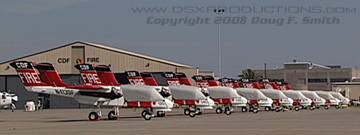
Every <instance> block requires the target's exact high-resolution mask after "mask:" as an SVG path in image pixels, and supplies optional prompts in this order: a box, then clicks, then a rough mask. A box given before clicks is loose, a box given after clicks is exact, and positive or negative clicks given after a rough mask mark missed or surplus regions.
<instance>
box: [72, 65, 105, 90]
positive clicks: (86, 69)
mask: <svg viewBox="0 0 360 135" xmlns="http://www.w3.org/2000/svg"><path fill="white" fill-rule="evenodd" d="M74 67H75V68H76V69H78V70H79V71H80V74H81V78H82V79H83V81H84V82H85V83H86V84H92V85H104V84H103V83H102V82H101V79H100V78H99V76H98V74H97V72H96V70H95V69H94V67H93V66H92V65H91V64H77V65H75V66H74Z"/></svg>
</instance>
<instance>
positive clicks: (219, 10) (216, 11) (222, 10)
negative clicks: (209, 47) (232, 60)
mask: <svg viewBox="0 0 360 135" xmlns="http://www.w3.org/2000/svg"><path fill="white" fill-rule="evenodd" d="M224 12H225V9H214V13H215V14H217V15H218V16H220V14H223V13H224ZM221 20H222V19H220V22H219V23H218V46H219V77H221V36H220V30H221V29H220V24H221Z"/></svg>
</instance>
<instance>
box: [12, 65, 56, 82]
mask: <svg viewBox="0 0 360 135" xmlns="http://www.w3.org/2000/svg"><path fill="white" fill-rule="evenodd" d="M10 66H11V67H13V68H15V70H16V72H17V73H18V75H19V77H20V79H21V81H22V82H23V83H24V85H25V86H50V85H49V84H47V83H44V82H42V81H41V78H40V76H39V74H38V73H37V72H36V70H35V68H34V67H33V64H32V63H31V62H28V61H15V62H12V63H10Z"/></svg>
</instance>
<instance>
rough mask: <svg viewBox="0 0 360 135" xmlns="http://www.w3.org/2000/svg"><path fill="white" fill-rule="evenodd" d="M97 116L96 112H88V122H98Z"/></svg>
mask: <svg viewBox="0 0 360 135" xmlns="http://www.w3.org/2000/svg"><path fill="white" fill-rule="evenodd" d="M98 119H99V114H98V113H97V112H90V113H89V120H98Z"/></svg>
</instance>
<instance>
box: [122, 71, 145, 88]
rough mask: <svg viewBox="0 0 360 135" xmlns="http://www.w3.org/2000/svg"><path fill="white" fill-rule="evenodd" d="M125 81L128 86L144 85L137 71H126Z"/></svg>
mask: <svg viewBox="0 0 360 135" xmlns="http://www.w3.org/2000/svg"><path fill="white" fill-rule="evenodd" d="M125 74H126V75H127V79H128V80H129V82H130V84H143V85H145V82H144V79H143V78H142V77H141V75H140V73H139V72H138V71H126V72H125Z"/></svg>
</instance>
